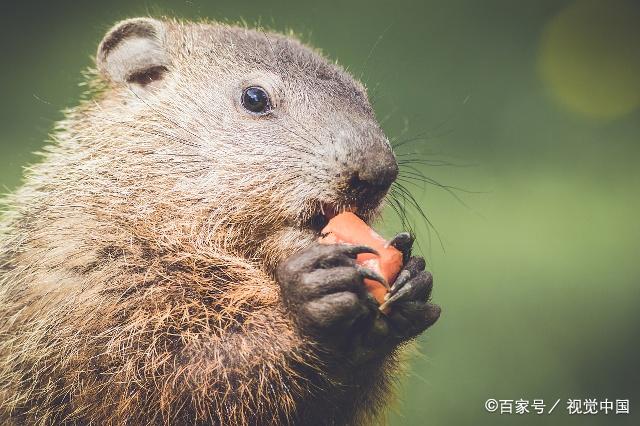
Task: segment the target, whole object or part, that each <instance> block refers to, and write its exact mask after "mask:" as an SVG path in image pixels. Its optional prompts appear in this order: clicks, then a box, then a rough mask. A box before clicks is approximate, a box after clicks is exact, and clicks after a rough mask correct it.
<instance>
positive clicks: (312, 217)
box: [302, 201, 374, 236]
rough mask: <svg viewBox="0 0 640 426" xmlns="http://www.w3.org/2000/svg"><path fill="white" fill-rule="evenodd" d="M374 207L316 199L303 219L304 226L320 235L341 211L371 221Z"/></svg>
mask: <svg viewBox="0 0 640 426" xmlns="http://www.w3.org/2000/svg"><path fill="white" fill-rule="evenodd" d="M373 211H374V209H371V208H364V207H360V208H359V207H358V206H355V205H352V204H336V203H333V202H327V201H316V202H314V203H313V207H312V208H311V209H309V210H308V211H307V215H308V216H307V219H306V220H303V222H302V226H303V227H304V228H307V229H310V230H311V231H312V232H313V233H314V234H316V235H317V236H320V234H321V233H322V229H324V227H325V226H327V224H328V223H329V221H330V220H331V219H333V218H334V217H335V216H337V215H338V214H340V213H344V212H351V213H355V214H356V215H358V216H359V217H360V218H361V219H362V220H364V221H365V222H369V221H370V219H371V216H372V214H373Z"/></svg>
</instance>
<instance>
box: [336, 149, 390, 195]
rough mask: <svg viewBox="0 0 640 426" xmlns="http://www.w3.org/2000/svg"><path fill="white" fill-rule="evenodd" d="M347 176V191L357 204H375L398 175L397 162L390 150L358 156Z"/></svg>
mask: <svg viewBox="0 0 640 426" xmlns="http://www.w3.org/2000/svg"><path fill="white" fill-rule="evenodd" d="M354 165H355V166H356V167H354V168H353V169H352V172H351V175H350V176H349V177H348V181H347V185H348V192H350V193H351V194H352V196H353V198H355V199H357V200H358V204H377V203H378V202H379V201H380V200H381V199H382V197H383V196H384V195H385V194H386V193H387V190H388V189H389V187H390V186H391V184H392V183H393V182H394V181H395V180H396V177H398V163H397V162H396V159H395V157H394V155H393V153H392V152H391V150H386V149H385V150H380V151H378V152H369V153H368V154H367V155H363V156H361V157H360V160H359V161H358V162H357V164H354Z"/></svg>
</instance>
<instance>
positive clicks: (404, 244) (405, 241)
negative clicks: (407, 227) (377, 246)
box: [387, 232, 414, 263]
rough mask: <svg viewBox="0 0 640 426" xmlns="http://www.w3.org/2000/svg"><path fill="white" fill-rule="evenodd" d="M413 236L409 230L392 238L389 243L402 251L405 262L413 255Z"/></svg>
mask: <svg viewBox="0 0 640 426" xmlns="http://www.w3.org/2000/svg"><path fill="white" fill-rule="evenodd" d="M413 241H414V238H413V236H412V235H411V234H410V233H408V232H401V233H399V234H398V235H396V236H395V237H393V238H392V239H391V241H389V242H388V243H387V244H388V245H390V246H393V247H395V248H397V249H398V250H400V251H401V252H402V260H403V262H405V263H406V262H407V261H408V260H409V258H410V257H411V247H413Z"/></svg>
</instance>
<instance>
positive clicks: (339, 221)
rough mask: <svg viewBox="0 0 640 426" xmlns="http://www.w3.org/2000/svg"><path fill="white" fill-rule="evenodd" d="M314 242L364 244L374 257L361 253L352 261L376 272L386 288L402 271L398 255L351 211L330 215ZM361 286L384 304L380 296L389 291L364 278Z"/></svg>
mask: <svg viewBox="0 0 640 426" xmlns="http://www.w3.org/2000/svg"><path fill="white" fill-rule="evenodd" d="M318 242H320V243H322V244H341V243H344V244H358V245H366V246H369V247H371V248H372V249H374V250H376V251H377V252H378V255H375V254H373V253H361V254H359V255H358V257H357V259H356V262H357V263H358V264H359V265H362V266H364V267H367V268H369V269H372V270H374V271H375V272H378V273H379V274H380V275H382V276H383V277H384V278H385V279H386V280H387V283H388V285H391V284H393V282H394V281H395V279H396V277H397V276H398V274H399V273H400V270H401V269H402V253H401V252H400V251H399V250H398V249H396V248H395V247H392V246H389V245H388V244H387V241H386V240H385V239H384V238H382V237H381V236H380V235H378V234H377V233H376V232H375V231H374V230H373V229H371V227H369V225H367V224H366V223H365V222H364V221H363V220H362V219H360V218H359V217H358V216H356V215H355V214H353V213H351V212H345V213H341V214H339V215H336V216H334V217H333V218H332V219H331V220H330V221H329V223H328V224H327V226H325V227H324V229H323V230H322V233H321V237H320V238H319V240H318ZM364 285H365V287H366V288H367V291H368V292H369V293H371V295H372V296H373V297H374V298H375V299H376V301H377V302H378V303H379V304H382V303H384V297H385V295H386V294H387V293H388V292H389V288H388V287H385V286H384V285H383V284H381V283H379V282H377V281H374V280H371V279H368V278H367V279H365V280H364ZM385 313H388V312H385Z"/></svg>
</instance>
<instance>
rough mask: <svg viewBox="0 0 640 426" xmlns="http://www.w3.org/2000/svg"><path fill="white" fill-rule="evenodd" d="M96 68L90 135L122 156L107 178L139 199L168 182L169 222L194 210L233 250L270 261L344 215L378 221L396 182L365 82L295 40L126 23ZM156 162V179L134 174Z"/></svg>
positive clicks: (112, 34) (192, 217)
mask: <svg viewBox="0 0 640 426" xmlns="http://www.w3.org/2000/svg"><path fill="white" fill-rule="evenodd" d="M97 68H98V71H99V75H100V79H101V80H102V81H103V82H105V83H106V86H105V87H106V88H105V91H104V94H103V97H102V99H99V100H98V101H97V102H96V103H95V104H90V105H87V107H86V108H87V109H85V113H89V114H93V115H94V116H96V117H99V118H101V120H93V123H94V125H95V126H96V128H95V129H93V130H92V133H93V132H102V133H104V135H105V136H104V139H105V140H107V139H108V140H109V144H110V146H108V147H106V149H108V150H115V151H114V156H117V158H118V160H117V163H118V165H117V166H115V167H114V166H113V165H109V164H105V167H106V168H107V169H108V170H105V173H108V174H114V173H116V174H117V172H116V171H114V169H116V168H120V167H122V168H123V171H125V172H126V173H123V174H122V177H123V179H121V181H122V180H125V181H127V182H130V183H131V185H132V186H133V188H135V189H133V188H132V189H133V190H132V191H131V196H132V197H136V194H139V196H140V197H141V199H144V200H145V201H144V202H145V203H149V200H150V199H153V197H151V198H150V197H149V194H148V193H149V192H153V191H154V188H153V187H154V186H156V187H162V188H164V189H166V188H170V189H171V197H170V200H168V199H167V195H166V191H165V190H163V191H164V192H163V193H159V194H158V197H159V198H158V199H157V200H156V201H158V202H160V203H165V202H168V201H171V203H172V205H171V206H168V208H167V209H166V211H167V215H164V216H163V217H162V220H164V221H171V220H173V219H177V220H181V221H182V223H185V221H184V218H185V217H188V218H189V220H188V221H186V222H188V223H191V224H192V225H193V224H194V223H198V224H203V225H204V226H202V227H198V229H199V230H200V231H199V232H201V231H203V230H204V233H205V234H206V235H208V236H212V235H214V234H218V233H217V232H216V231H217V230H218V229H219V228H220V227H221V226H226V227H227V228H228V229H227V232H226V233H225V237H224V239H225V241H224V243H225V244H227V245H228V246H232V247H234V248H235V249H239V248H241V247H246V248H247V250H248V251H251V252H253V253H254V254H256V253H257V255H258V257H263V258H265V259H266V261H267V262H266V263H267V264H269V265H273V264H275V263H277V261H278V260H281V259H282V258H283V257H284V256H287V255H289V254H291V253H292V252H294V251H295V250H297V249H298V248H300V247H301V246H303V245H305V244H308V243H309V241H311V239H313V238H315V237H316V236H317V233H318V232H319V230H320V229H322V227H323V226H324V225H325V224H326V220H327V217H331V216H332V215H334V214H335V213H336V212H337V211H340V210H345V209H349V210H352V211H354V212H356V213H357V214H358V215H359V216H361V217H363V218H365V219H371V218H372V217H373V216H374V214H375V213H376V211H377V209H378V208H379V206H380V203H381V200H382V199H383V197H384V195H385V194H386V192H387V190H388V188H389V186H390V185H391V183H392V182H393V181H394V179H395V178H396V175H397V172H398V167H397V164H396V160H395V157H394V155H393V153H392V150H391V146H390V144H389V142H388V140H387V138H386V137H385V135H384V133H383V132H382V130H381V129H380V127H379V125H378V122H377V120H376V118H375V116H374V113H373V110H372V108H371V106H370V104H369V101H368V99H367V95H366V92H365V89H364V87H363V86H362V84H360V83H359V82H357V81H355V80H354V79H353V78H352V77H351V76H350V75H348V74H347V73H346V72H345V71H344V70H343V69H342V68H341V67H339V66H338V65H336V64H333V63H330V62H329V61H327V60H326V59H325V58H324V57H322V56H321V55H320V54H319V53H318V52H316V51H314V50H312V49H310V48H308V47H306V46H304V45H303V44H301V43H300V42H298V41H296V40H295V39H292V38H289V37H285V36H283V35H280V34H274V33H267V32H264V31H260V30H250V29H245V28H238V27H231V26H226V25H220V24H215V25H207V24H181V23H178V22H173V21H171V22H162V21H158V20H154V19H148V18H139V19H131V20H127V21H123V22H121V23H119V24H117V25H116V26H115V27H114V28H112V29H111V30H110V31H109V32H108V33H107V35H106V36H105V38H104V39H103V40H102V42H101V43H100V46H99V48H98V53H97ZM123 124H124V125H123ZM142 155H143V156H144V159H142ZM149 164H157V168H156V169H154V170H153V172H152V173H151V174H152V175H153V178H154V179H155V180H154V181H150V182H149V183H148V184H147V185H145V188H143V187H141V185H140V182H132V181H131V177H132V176H135V174H132V171H135V170H137V169H139V170H140V173H142V174H143V175H140V176H139V179H140V180H143V179H145V180H146V179H147V178H148V177H149V176H148V175H149ZM145 175H146V176H145ZM213 218H215V219H213ZM229 229H233V230H235V232H229ZM230 235H232V236H237V237H238V238H234V237H230ZM247 235H251V236H252V239H251V240H252V241H240V240H243V239H246V236H247ZM241 237H242V238H241ZM201 238H207V237H206V236H202V235H201ZM256 242H262V244H261V245H260V247H256Z"/></svg>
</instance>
